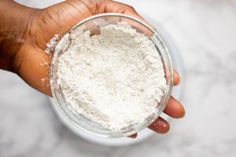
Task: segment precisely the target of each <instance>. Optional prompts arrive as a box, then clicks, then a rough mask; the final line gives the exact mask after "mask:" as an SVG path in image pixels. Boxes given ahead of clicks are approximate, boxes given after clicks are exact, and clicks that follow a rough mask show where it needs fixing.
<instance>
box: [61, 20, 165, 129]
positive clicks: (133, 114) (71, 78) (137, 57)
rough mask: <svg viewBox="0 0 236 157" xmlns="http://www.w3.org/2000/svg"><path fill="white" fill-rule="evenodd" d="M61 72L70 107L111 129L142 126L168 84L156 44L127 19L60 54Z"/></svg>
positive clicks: (86, 34) (87, 36)
mask: <svg viewBox="0 0 236 157" xmlns="http://www.w3.org/2000/svg"><path fill="white" fill-rule="evenodd" d="M57 75H58V80H57V81H58V82H57V83H58V85H59V86H60V87H61V89H62V93H63V95H64V96H65V99H66V101H67V102H68V103H69V104H70V105H71V106H72V108H73V109H74V110H76V111H77V112H78V113H80V114H82V115H83V116H85V117H87V118H88V119H90V120H91V121H93V122H95V123H97V124H99V125H101V126H103V127H105V128H106V129H109V130H112V131H120V130H122V129H124V128H127V127H130V126H132V125H139V124H143V123H144V122H145V120H146V119H147V118H148V117H149V116H150V115H152V114H155V113H156V106H157V104H158V103H159V102H160V101H161V97H162V96H163V94H164V90H165V88H166V79H165V73H164V69H163V63H162V61H161V57H160V55H159V53H158V52H157V50H156V48H155V45H154V44H153V42H152V41H151V40H150V39H149V38H147V37H146V36H145V35H143V34H141V33H138V32H137V31H136V30H135V29H133V28H131V27H130V26H129V25H128V24H125V23H119V24H116V25H115V24H111V25H107V26H104V27H102V28H101V32H100V34H99V35H93V36H91V35H90V32H89V31H86V32H84V33H82V34H81V35H80V36H78V37H76V38H74V40H73V41H72V43H71V45H70V47H69V49H68V50H67V51H66V52H65V53H63V54H62V55H61V56H60V57H59V60H58V69H57Z"/></svg>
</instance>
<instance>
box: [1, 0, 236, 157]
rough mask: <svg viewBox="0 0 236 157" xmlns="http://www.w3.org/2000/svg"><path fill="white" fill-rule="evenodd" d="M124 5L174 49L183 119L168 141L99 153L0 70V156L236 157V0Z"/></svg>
mask: <svg viewBox="0 0 236 157" xmlns="http://www.w3.org/2000/svg"><path fill="white" fill-rule="evenodd" d="M19 1H21V2H23V1H24V3H25V4H28V5H35V3H40V5H38V6H39V7H43V6H44V5H45V4H43V2H37V1H35V0H19ZM124 1H125V2H126V3H128V4H130V5H132V6H134V7H135V8H137V10H138V11H140V12H141V13H144V14H145V15H147V16H149V17H151V18H155V19H157V20H158V21H159V23H161V24H162V25H163V26H164V28H165V29H166V30H167V31H168V33H169V34H170V36H171V37H172V38H173V40H174V42H175V43H176V45H177V46H178V48H179V50H180V52H181V55H182V58H183V62H184V63H183V64H184V68H185V74H186V80H185V82H184V93H183V96H182V100H181V101H182V102H183V103H184V104H185V106H186V111H187V114H186V117H185V118H184V119H183V120H177V121H172V122H171V123H172V128H171V131H170V133H168V134H166V135H155V136H153V137H152V138H150V139H148V140H146V141H144V142H142V143H139V144H136V145H132V146H125V147H108V146H100V145H96V144H92V143H90V142H87V141H85V140H83V139H81V138H79V137H77V136H76V135H75V134H73V133H72V132H71V131H70V130H68V129H67V128H66V127H64V126H63V125H62V124H61V122H60V121H59V120H58V119H57V117H56V116H55V113H54V112H53V110H52V108H51V106H50V104H49V101H48V98H47V97H46V96H44V95H42V94H40V93H38V92H37V91H35V90H33V89H31V88H30V87H28V86H27V85H26V84H25V83H24V82H23V81H22V80H20V79H19V78H18V77H17V76H15V75H14V74H11V73H7V72H3V71H0V157H42V156H45V157H46V156H50V157H64V156H66V157H75V156H76V157H77V156H83V157H94V156H96V157H137V156H146V157H154V156H158V157H167V156H168V157H169V156H171V157H185V156H186V157H199V156H204V157H213V156H214V157H221V156H225V157H235V156H236V125H235V122H236V114H235V113H236V102H234V99H235V97H236V80H235V78H236V43H235V42H236V29H235V28H236V1H235V0H227V1H226V0H178V1H177V0H174V1H173V0H145V1H141V0H139V1H137V0H124ZM53 2H54V1H53V0H50V2H49V1H47V4H49V3H50V4H52V3H53ZM44 3H45V2H44Z"/></svg>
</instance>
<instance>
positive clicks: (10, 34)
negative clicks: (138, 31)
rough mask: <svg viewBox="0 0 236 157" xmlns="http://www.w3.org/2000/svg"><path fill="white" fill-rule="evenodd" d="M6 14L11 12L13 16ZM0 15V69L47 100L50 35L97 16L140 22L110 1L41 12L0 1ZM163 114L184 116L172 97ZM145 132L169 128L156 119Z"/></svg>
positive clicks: (73, 0) (76, 0) (82, 1)
mask: <svg viewBox="0 0 236 157" xmlns="http://www.w3.org/2000/svg"><path fill="white" fill-rule="evenodd" d="M8 10H14V13H13V12H9V11H8ZM0 12H1V14H0V19H1V20H0V69H4V70H8V71H11V72H14V73H16V74H18V75H19V76H20V77H21V78H22V79H23V80H24V81H25V82H26V83H28V84H29V85H30V86H31V87H33V88H35V89H37V90H38V91H40V92H42V93H44V94H47V95H49V96H51V92H50V87H49V82H48V81H49V76H48V74H49V65H50V61H51V54H46V53H45V51H44V50H45V48H46V44H47V43H48V41H49V40H50V39H51V38H52V37H53V36H54V34H60V35H63V34H64V33H65V32H66V31H67V30H68V29H70V28H71V27H72V26H73V25H75V24H76V23H78V22H79V21H81V20H83V19H85V18H86V17H89V16H92V15H95V14H99V13H108V12H115V13H123V14H128V15H131V16H134V17H137V18H140V19H142V17H141V16H140V15H139V14H138V13H137V12H136V11H135V10H134V8H132V7H131V6H128V5H126V4H123V3H119V2H114V1H111V0H67V1H65V2H62V3H59V4H56V5H53V6H51V7H48V8H45V9H33V8H28V7H24V6H22V5H19V4H17V3H15V2H14V1H11V0H1V2H0ZM42 80H43V81H42ZM179 83H180V77H179V75H178V73H177V72H176V71H175V72H174V85H178V84H179ZM164 112H165V113H166V114H168V115H169V116H171V117H173V118H181V117H183V116H184V114H185V111H184V108H183V106H182V105H181V103H180V102H179V101H177V100H176V99H175V98H174V97H171V98H170V99H169V102H168V104H167V106H166V108H165V110H164ZM149 128H150V129H151V130H153V131H155V132H157V133H161V134H163V133H167V132H168V130H169V128H170V126H169V123H168V122H167V121H165V120H164V119H162V118H161V117H159V118H158V119H157V120H156V121H155V122H154V123H153V124H152V125H150V126H149ZM136 136H137V135H133V136H131V137H136Z"/></svg>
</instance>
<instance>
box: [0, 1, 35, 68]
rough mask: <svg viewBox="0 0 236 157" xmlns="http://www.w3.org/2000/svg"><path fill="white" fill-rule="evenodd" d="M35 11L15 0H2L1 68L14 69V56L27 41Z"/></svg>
mask: <svg viewBox="0 0 236 157" xmlns="http://www.w3.org/2000/svg"><path fill="white" fill-rule="evenodd" d="M34 11H35V9H32V8H28V7H24V6H22V5H19V4H17V3H15V2H14V1H8V0H3V1H0V12H1V14H0V60H2V63H0V68H4V69H7V70H12V68H13V64H14V60H15V59H14V57H15V56H16V54H17V53H18V51H19V50H20V48H21V47H22V46H23V44H24V43H25V33H26V31H27V29H28V27H29V24H30V21H31V17H32V16H33V13H34ZM3 61H4V62H3ZM1 66H2V67H1Z"/></svg>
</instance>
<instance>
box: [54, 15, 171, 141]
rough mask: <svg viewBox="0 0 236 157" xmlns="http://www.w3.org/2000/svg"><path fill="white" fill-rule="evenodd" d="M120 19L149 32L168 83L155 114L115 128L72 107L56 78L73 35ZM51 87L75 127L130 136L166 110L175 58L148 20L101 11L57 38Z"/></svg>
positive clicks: (93, 132) (103, 133) (88, 130)
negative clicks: (106, 126)
mask: <svg viewBox="0 0 236 157" xmlns="http://www.w3.org/2000/svg"><path fill="white" fill-rule="evenodd" d="M118 22H126V23H128V24H129V25H131V26H132V28H134V29H136V30H137V31H138V32H139V33H142V34H144V35H146V36H147V37H148V38H149V39H150V40H151V41H152V42H153V43H154V44H155V46H156V49H157V52H158V53H159V55H160V56H161V59H162V62H163V67H164V70H165V77H166V83H167V84H166V89H165V91H164V94H163V96H162V99H161V102H160V103H158V104H157V106H156V111H155V114H152V115H150V116H149V117H148V118H146V120H145V121H144V122H143V123H142V124H137V125H134V126H130V127H128V128H126V129H124V130H121V131H117V132H113V131H111V130H109V129H106V128H104V127H102V126H101V125H98V124H96V123H95V122H93V121H91V120H89V119H87V118H86V117H85V116H84V115H82V114H80V113H78V112H77V111H76V110H74V109H73V107H72V106H71V105H70V104H69V103H67V102H66V99H65V97H64V96H63V94H62V90H61V87H60V85H58V83H57V78H58V77H57V68H58V58H59V56H60V55H61V54H63V53H64V52H66V50H67V49H68V48H69V47H70V43H71V39H72V38H73V37H76V36H79V35H80V34H82V33H83V32H85V31H90V32H95V33H96V32H99V29H100V28H101V27H104V26H106V25H110V24H116V23H118ZM50 87H51V91H52V95H53V98H54V101H55V103H56V106H57V108H58V110H59V112H61V113H62V115H63V116H64V118H65V119H67V120H68V121H69V123H70V125H72V126H73V127H74V128H78V129H80V130H83V131H84V132H88V133H92V134H95V135H98V136H103V137H124V136H130V135H132V134H134V133H137V132H139V131H141V130H143V129H144V128H146V127H148V126H149V125H150V124H151V123H153V122H154V121H155V120H156V119H157V117H158V116H160V114H161V113H162V112H163V110H164V108H165V106H166V104H167V102H168V99H169V97H170V95H171V92H172V88H173V66H172V60H171V57H170V54H169V50H168V47H167V46H166V45H165V43H164V42H163V41H162V37H161V35H160V34H159V32H158V31H157V30H155V29H154V28H153V27H151V26H149V25H148V24H146V23H145V22H143V21H141V20H139V19H137V18H134V17H131V16H128V15H124V14H117V13H106V14H99V15H95V16H92V17H89V18H87V19H85V20H83V21H81V22H79V23H78V24H76V25H75V26H74V27H72V28H71V29H70V30H69V31H68V32H67V33H65V34H64V36H63V37H62V38H61V40H60V41H59V42H58V44H57V45H56V47H55V51H54V54H53V58H52V62H51V67H50Z"/></svg>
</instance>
